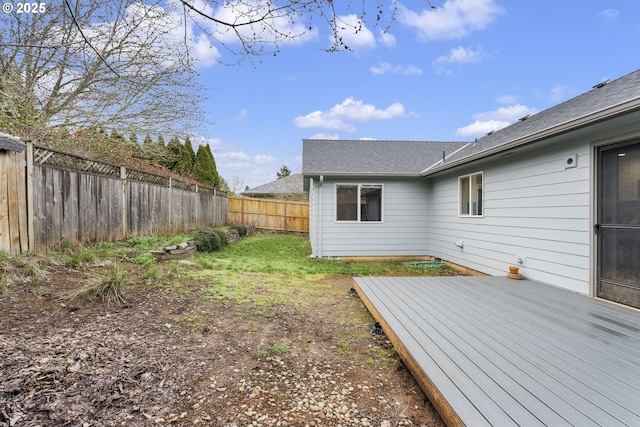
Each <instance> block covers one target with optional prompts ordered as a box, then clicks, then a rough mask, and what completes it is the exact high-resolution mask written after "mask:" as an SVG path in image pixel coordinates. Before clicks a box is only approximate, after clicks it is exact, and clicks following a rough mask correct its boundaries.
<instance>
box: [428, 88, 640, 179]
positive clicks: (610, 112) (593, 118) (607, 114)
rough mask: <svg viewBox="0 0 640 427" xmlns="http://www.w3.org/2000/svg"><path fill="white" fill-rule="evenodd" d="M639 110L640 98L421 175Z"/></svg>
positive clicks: (429, 168) (431, 168) (526, 136)
mask: <svg viewBox="0 0 640 427" xmlns="http://www.w3.org/2000/svg"><path fill="white" fill-rule="evenodd" d="M638 108H640V98H634V99H632V100H629V101H625V102H621V103H619V104H616V105H614V106H612V107H607V108H605V109H602V110H598V111H596V112H593V113H590V114H587V115H585V116H581V117H578V118H576V119H572V120H569V121H567V122H563V123H560V124H558V125H555V126H552V127H549V128H546V129H543V130H540V131H538V132H535V133H532V134H529V135H525V136H523V137H520V138H517V139H514V140H512V141H510V142H508V143H506V144H501V145H498V146H497V147H493V148H490V149H488V150H485V151H481V152H479V153H476V154H473V155H471V156H468V157H463V158H461V159H459V160H455V161H453V162H451V163H447V164H442V161H439V162H438V163H436V164H435V165H432V166H430V167H428V168H427V169H425V170H423V171H422V172H421V173H420V175H421V176H429V175H433V174H435V173H437V172H442V171H444V170H447V169H451V168H454V167H456V166H460V165H463V164H465V163H469V162H472V161H474V160H479V159H482V158H484V157H489V156H492V155H494V154H498V153H500V152H503V151H508V150H512V149H514V148H518V147H521V146H524V145H527V144H531V143H533V142H536V141H539V140H541V139H545V138H549V137H552V136H556V135H560V134H562V133H566V132H569V131H573V130H576V129H578V128H581V127H585V126H589V125H592V124H595V123H597V122H600V121H603V120H606V119H610V118H613V117H615V116H619V115H622V114H625V113H630V112H632V111H633V110H635V109H638ZM467 146H468V145H465V147H467ZM463 148H464V147H463ZM458 151H459V150H458ZM438 164H440V165H441V166H440V167H438V166H437V165H438Z"/></svg>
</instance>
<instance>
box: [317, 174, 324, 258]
mask: <svg viewBox="0 0 640 427" xmlns="http://www.w3.org/2000/svg"><path fill="white" fill-rule="evenodd" d="M323 182H324V175H320V179H319V180H318V258H319V259H322V221H323V218H322V183H323Z"/></svg>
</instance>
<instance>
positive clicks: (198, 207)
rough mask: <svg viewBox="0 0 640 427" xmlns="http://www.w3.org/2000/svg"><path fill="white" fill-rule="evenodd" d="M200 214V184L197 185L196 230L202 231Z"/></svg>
mask: <svg viewBox="0 0 640 427" xmlns="http://www.w3.org/2000/svg"><path fill="white" fill-rule="evenodd" d="M199 213H200V197H198V184H196V230H198V229H200V227H199V226H198V225H199V224H198V218H199V216H200V215H199Z"/></svg>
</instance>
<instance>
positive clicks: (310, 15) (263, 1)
mask: <svg viewBox="0 0 640 427" xmlns="http://www.w3.org/2000/svg"><path fill="white" fill-rule="evenodd" d="M177 1H179V2H180V4H181V5H182V6H183V13H184V16H185V18H186V19H191V20H193V22H195V23H196V24H197V25H198V26H199V27H200V29H201V30H202V31H203V33H204V34H206V35H207V36H208V37H210V38H211V39H212V40H213V41H215V42H216V43H217V44H218V45H220V46H223V47H224V48H226V49H227V50H228V51H230V52H231V53H233V54H234V57H236V58H238V57H239V58H241V59H244V58H246V57H258V56H260V55H263V54H266V53H269V54H277V53H278V52H279V49H280V45H281V44H283V43H287V42H292V41H296V40H299V39H301V38H304V37H305V36H306V35H309V34H310V33H313V32H314V31H315V30H316V29H317V27H320V26H322V27H324V26H327V27H328V29H329V31H330V33H331V34H332V38H331V40H332V43H331V44H330V45H329V46H328V47H327V48H326V50H327V51H338V50H351V48H350V46H349V45H348V44H347V42H346V41H345V39H344V37H343V35H344V34H345V32H347V33H348V32H350V33H352V34H357V33H359V32H361V31H363V29H364V28H365V25H369V26H371V27H374V28H378V29H379V30H380V32H381V33H386V32H387V31H388V30H389V28H390V26H391V24H392V23H393V21H394V20H395V15H396V11H397V2H396V1H386V0H369V1H367V0H359V1H352V0H344V1H334V0H232V1H224V0H177ZM422 1H423V2H424V3H425V4H427V5H429V6H430V7H432V8H435V6H433V5H432V4H431V2H430V1H429V0H422ZM351 18H355V19H351Z"/></svg>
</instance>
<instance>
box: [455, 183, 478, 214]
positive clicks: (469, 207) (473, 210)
mask: <svg viewBox="0 0 640 427" xmlns="http://www.w3.org/2000/svg"><path fill="white" fill-rule="evenodd" d="M458 192H459V194H460V200H459V208H458V214H459V215H460V216H482V172H478V173H474V174H470V175H465V176H461V177H459V178H458Z"/></svg>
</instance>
